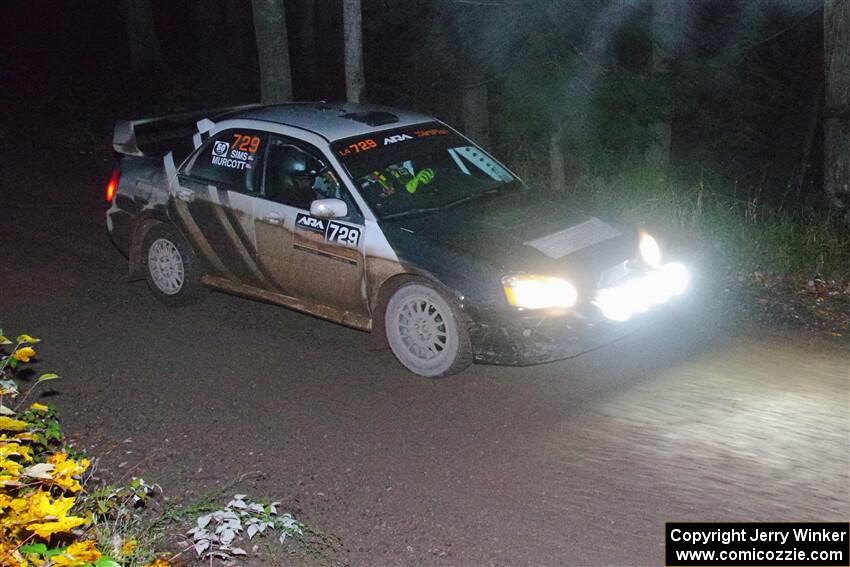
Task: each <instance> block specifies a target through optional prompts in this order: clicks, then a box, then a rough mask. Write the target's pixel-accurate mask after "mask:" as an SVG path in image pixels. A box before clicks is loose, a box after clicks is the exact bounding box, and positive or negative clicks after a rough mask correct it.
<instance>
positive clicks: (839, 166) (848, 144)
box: [823, 0, 850, 221]
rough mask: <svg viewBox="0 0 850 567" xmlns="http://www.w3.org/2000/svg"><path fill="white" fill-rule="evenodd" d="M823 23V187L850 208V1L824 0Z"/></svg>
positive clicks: (834, 201) (838, 204)
mask: <svg viewBox="0 0 850 567" xmlns="http://www.w3.org/2000/svg"><path fill="white" fill-rule="evenodd" d="M823 26H824V29H823V40H824V75H825V78H826V108H825V109H824V110H825V118H826V120H825V123H824V144H823V145H824V149H823V155H824V169H823V171H824V189H825V191H826V194H827V195H828V196H829V198H830V200H831V201H832V204H833V205H834V206H835V207H837V208H839V209H840V210H843V211H850V1H848V0H825V2H824V10H823ZM848 221H850V212H848Z"/></svg>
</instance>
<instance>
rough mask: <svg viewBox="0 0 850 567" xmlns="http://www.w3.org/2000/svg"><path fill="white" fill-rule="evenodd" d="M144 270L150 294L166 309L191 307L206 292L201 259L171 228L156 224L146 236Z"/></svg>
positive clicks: (143, 246) (143, 252) (143, 245)
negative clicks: (203, 284) (202, 283)
mask: <svg viewBox="0 0 850 567" xmlns="http://www.w3.org/2000/svg"><path fill="white" fill-rule="evenodd" d="M142 267H143V270H144V273H145V280H146V281H147V282H148V287H149V288H150V290H151V293H153V295H154V297H156V298H157V299H158V300H159V301H161V302H162V303H164V304H166V305H169V306H172V307H178V306H181V305H190V304H192V303H195V302H197V301H198V300H199V299H200V298H201V297H202V295H203V294H204V293H205V292H206V289H205V288H204V287H203V286H202V285H201V282H200V279H201V270H200V262H199V261H198V257H197V256H196V255H195V252H194V251H193V250H192V247H191V246H189V244H188V243H187V242H186V240H185V239H184V238H183V237H182V236H181V235H180V233H179V232H177V230H176V229H175V228H174V227H172V226H170V225H167V224H157V225H155V226H153V227H151V229H150V230H148V232H147V234H145V239H144V241H143V242H142Z"/></svg>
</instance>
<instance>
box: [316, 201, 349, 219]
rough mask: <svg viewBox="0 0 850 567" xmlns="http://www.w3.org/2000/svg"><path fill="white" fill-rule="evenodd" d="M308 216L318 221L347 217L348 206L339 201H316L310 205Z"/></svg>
mask: <svg viewBox="0 0 850 567" xmlns="http://www.w3.org/2000/svg"><path fill="white" fill-rule="evenodd" d="M310 214H311V215H313V216H314V217H318V218H320V219H338V218H340V217H344V216H348V205H346V204H345V201H343V200H341V199H317V200H315V201H313V202H312V203H310Z"/></svg>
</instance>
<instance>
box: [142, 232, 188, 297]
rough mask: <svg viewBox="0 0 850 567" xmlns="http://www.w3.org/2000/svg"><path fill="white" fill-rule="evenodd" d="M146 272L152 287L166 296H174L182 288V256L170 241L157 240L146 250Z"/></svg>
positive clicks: (183, 274) (183, 277) (183, 272)
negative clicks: (149, 276) (149, 275)
mask: <svg viewBox="0 0 850 567" xmlns="http://www.w3.org/2000/svg"><path fill="white" fill-rule="evenodd" d="M148 271H149V272H150V274H151V279H152V280H153V283H154V285H155V286H156V287H157V289H159V290H160V291H161V292H162V293H164V294H166V295H174V294H176V293H178V292H179V291H180V290H181V289H182V288H183V282H184V281H185V269H184V267H183V256H182V255H181V254H180V250H179V249H178V248H177V246H175V244H174V243H173V242H171V241H170V240H166V239H165V238H158V239H156V240H155V241H154V242H153V244H151V247H150V248H149V249H148Z"/></svg>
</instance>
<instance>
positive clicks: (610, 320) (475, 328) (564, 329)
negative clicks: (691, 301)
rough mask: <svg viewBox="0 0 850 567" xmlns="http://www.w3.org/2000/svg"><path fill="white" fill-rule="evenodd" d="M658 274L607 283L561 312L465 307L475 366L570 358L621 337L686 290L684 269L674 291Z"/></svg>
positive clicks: (652, 273) (660, 272) (645, 274)
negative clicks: (586, 299) (587, 299)
mask: <svg viewBox="0 0 850 567" xmlns="http://www.w3.org/2000/svg"><path fill="white" fill-rule="evenodd" d="M668 266H674V265H673V264H668ZM675 266H677V267H679V266H681V265H679V264H675ZM681 268H682V269H684V267H681ZM663 270H664V269H663V268H662V269H661V270H651V271H648V272H646V273H643V274H633V275H631V276H630V277H628V278H624V279H622V280H620V281H617V282H615V283H612V284H611V285H610V286H608V287H605V288H603V289H600V290H597V292H596V294H595V297H594V299H593V300H592V301H591V302H589V303H587V304H585V305H583V306H581V307H578V308H576V310H569V311H566V312H564V311H561V312H557V311H552V312H540V311H531V310H527V311H517V310H507V309H504V308H501V307H495V306H493V307H488V308H481V309H474V308H468V309H467V312H468V314H469V316H470V319H471V321H472V322H471V324H470V328H469V333H470V339H471V341H472V347H473V354H474V357H475V361H476V362H482V363H485V364H504V365H509V366H528V365H532V364H542V363H545V362H553V361H556V360H562V359H565V358H571V357H573V356H577V355H579V354H582V353H585V352H588V351H591V350H594V349H596V348H599V347H601V346H604V345H606V344H609V343H612V342H614V341H616V340H618V339H620V338H622V337H625V336H627V335H629V334H631V333H632V332H634V331H635V330H637V329H639V328H641V327H642V326H644V325H646V324H647V323H648V322H650V321H651V320H653V319H656V318H657V316H658V315H659V314H660V313H662V312H664V311H666V309H665V308H664V306H662V305H661V304H664V303H667V302H668V301H669V300H670V299H673V298H674V296H677V295H680V294H681V293H683V292H684V290H685V287H687V270H685V271H684V276H685V281H684V282H681V281H680V282H678V283H680V284H682V285H679V286H674V285H673V283H674V282H673V281H672V280H671V279H670V278H668V279H664V278H663V277H661V276H660V275H659V274H662V272H663ZM681 275H682V274H681V273H676V274H674V276H676V277H680V276H681ZM671 277H672V276H671ZM673 279H675V278H673Z"/></svg>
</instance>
